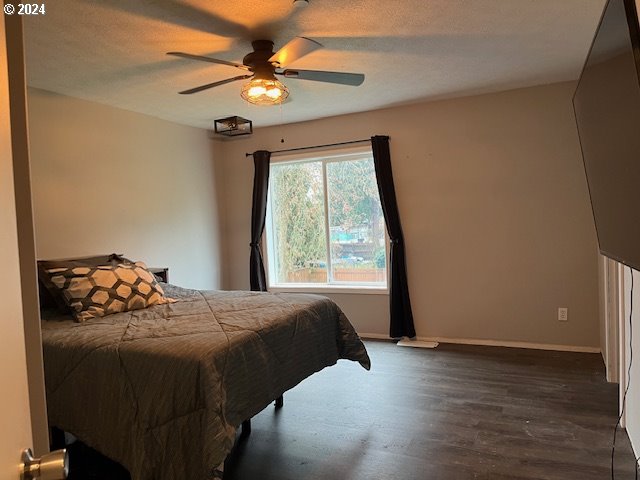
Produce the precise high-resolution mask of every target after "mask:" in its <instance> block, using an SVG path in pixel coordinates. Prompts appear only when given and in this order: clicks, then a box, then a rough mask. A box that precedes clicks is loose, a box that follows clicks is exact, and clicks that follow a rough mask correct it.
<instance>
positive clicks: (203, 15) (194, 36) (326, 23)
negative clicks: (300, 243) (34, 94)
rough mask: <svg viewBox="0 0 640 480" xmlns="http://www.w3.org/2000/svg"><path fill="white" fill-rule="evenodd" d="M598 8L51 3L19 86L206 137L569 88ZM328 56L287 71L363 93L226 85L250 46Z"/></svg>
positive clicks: (541, 2) (466, 1) (35, 28)
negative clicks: (257, 102) (333, 76)
mask: <svg viewBox="0 0 640 480" xmlns="http://www.w3.org/2000/svg"><path fill="white" fill-rule="evenodd" d="M604 3H605V0H406V1H393V0H366V1H365V0H351V1H345V0H310V3H309V5H308V6H306V7H303V8H296V7H294V6H293V5H292V2H291V0H252V1H247V0H229V1H211V0H182V1H179V0H51V1H49V2H46V7H47V11H46V15H44V16H32V17H25V18H24V21H25V32H26V33H25V37H26V38H25V39H26V54H27V77H28V82H29V85H31V86H33V87H38V88H43V89H46V90H51V91H54V92H58V93H61V94H65V95H70V96H73V97H78V98H82V99H86V100H91V101H95V102H99V103H104V104H108V105H113V106H116V107H120V108H124V109H127V110H133V111H136V112H141V113H145V114H148V115H153V116H156V117H160V118H164V119H167V120H171V121H175V122H178V123H183V124H187V125H194V126H198V127H204V128H211V125H212V121H213V120H214V119H215V118H220V117H223V116H227V115H241V116H245V117H247V118H250V119H252V120H253V121H254V124H255V125H256V126H265V125H273V124H278V123H281V122H284V123H290V122H297V121H303V120H309V119H314V118H320V117H326V116H331V115H338V114H344V113H351V112H358V111H365V110H372V109H376V108H381V107H385V106H390V105H397V104H403V103H408V102H413V101H420V100H427V99H436V98H445V97H453V96H461V95H470V94H476V93H485V92H491V91H498V90H505V89H510V88H518V87H525V86H531V85H537V84H543V83H552V82H556V81H563V80H570V79H575V78H577V77H578V75H579V73H580V69H581V67H582V63H583V61H584V58H585V56H586V54H587V51H588V49H589V45H590V42H591V39H592V37H593V34H594V31H595V28H596V26H597V23H598V20H599V17H600V12H601V11H602V8H603V6H604ZM295 36H306V37H309V38H312V39H314V40H317V41H319V42H320V43H322V44H323V45H324V49H321V50H317V51H315V52H313V53H311V54H309V55H308V56H306V57H304V58H302V59H300V60H298V61H296V62H294V63H293V64H291V65H289V67H291V68H299V69H311V70H332V71H347V72H356V73H364V74H365V75H366V80H365V82H364V84H363V85H362V86H360V87H350V86H342V85H330V84H324V83H318V82H311V81H303V80H295V79H285V80H284V82H285V83H286V84H287V86H288V87H289V89H290V92H291V94H290V97H289V100H287V102H285V103H284V104H283V105H282V107H277V106H276V107H258V106H253V105H248V104H247V103H246V102H244V101H243V100H242V99H241V98H240V88H241V86H242V82H234V83H230V84H227V85H224V86H221V87H217V88H214V89H211V90H207V91H204V92H201V93H197V94H193V95H190V96H184V95H178V94H177V92H178V91H180V90H185V89H187V88H191V87H195V86H198V85H201V84H205V83H211V82H214V81H217V80H222V79H225V78H229V77H233V76H236V75H239V74H242V73H243V71H241V70H238V69H235V68H233V67H229V66H225V65H214V64H209V63H204V62H197V61H191V60H185V59H182V58H175V57H169V56H167V55H165V53H166V52H169V51H176V50H177V51H183V52H188V53H193V54H197V55H205V56H215V57H217V58H221V59H225V60H230V61H234V62H240V63H241V61H242V57H243V56H244V55H245V54H247V53H248V52H250V51H251V40H255V39H263V38H264V39H270V40H273V41H274V43H275V48H276V49H277V48H279V47H281V46H282V45H284V44H285V43H286V42H287V41H289V40H291V39H292V38H293V37H295Z"/></svg>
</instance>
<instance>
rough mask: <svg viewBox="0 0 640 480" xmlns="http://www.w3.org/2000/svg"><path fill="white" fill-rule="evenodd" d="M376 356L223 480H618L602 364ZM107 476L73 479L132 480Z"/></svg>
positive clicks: (613, 396) (236, 463) (559, 357)
mask: <svg viewBox="0 0 640 480" xmlns="http://www.w3.org/2000/svg"><path fill="white" fill-rule="evenodd" d="M367 348H368V349H369V353H370V355H371V360H372V364H373V367H372V370H371V371H370V372H366V371H365V370H363V369H362V368H361V367H360V366H359V365H357V364H354V363H352V362H347V361H340V362H339V363H338V365H337V366H334V367H331V368H327V369H325V370H323V371H322V372H320V373H318V374H316V375H313V376H312V377H310V378H308V379H307V380H305V381H304V382H302V383H301V384H300V385H298V386H297V387H296V388H294V389H293V390H292V391H290V392H287V394H286V395H285V402H284V408H283V409H281V410H276V409H274V408H273V407H270V408H267V409H266V410H264V411H263V412H262V413H260V414H259V415H257V416H256V417H254V419H253V421H252V432H251V435H250V436H249V437H248V438H246V439H243V440H239V441H238V443H237V445H236V448H235V450H234V452H233V453H232V455H231V456H230V457H229V459H228V461H227V465H226V468H225V480H305V479H309V480H311V479H313V480H316V479H323V480H349V479H351V480H356V479H357V480H365V479H366V480H377V479H380V480H387V479H398V480H418V479H420V480H422V479H434V480H448V479H452V480H454V479H455V480H465V479H486V480H507V479H509V480H524V479H549V480H556V479H557V480H572V479H575V480H591V479H593V480H602V479H605V480H606V479H610V478H611V474H610V461H611V457H610V455H611V441H612V436H613V426H614V424H615V422H616V419H617V416H616V405H617V385H614V384H608V383H606V381H605V379H604V366H603V364H602V359H601V357H600V356H599V355H596V354H581V353H560V352H546V351H535V350H522V349H508V348H497V347H476V346H459V345H440V346H439V347H438V348H437V349H435V350H422V349H412V348H401V347H397V346H396V345H395V344H393V343H388V342H372V341H369V342H367ZM76 448H77V447H76ZM85 454H86V452H85ZM81 456H84V454H83V455H81ZM84 458H86V456H84ZM72 462H73V450H72ZM78 465H80V464H78ZM105 465H106V464H103V465H102V466H100V467H99V468H101V469H102V470H103V473H101V472H96V471H95V469H94V470H93V471H91V469H90V468H89V467H88V465H85V470H84V471H83V474H82V475H77V476H75V477H70V479H71V480H73V479H74V478H75V479H100V480H102V479H109V480H120V479H123V480H124V479H125V478H128V476H127V475H123V474H122V472H119V471H117V470H110V473H108V474H107V476H105V473H104V472H105V471H106V470H105V469H107V468H112V469H113V468H115V467H114V466H113V465H111V466H105ZM633 465H634V458H633V455H632V453H631V448H630V446H629V441H628V438H627V436H626V433H625V432H624V431H623V430H621V431H619V434H618V446H617V448H616V466H617V468H616V472H617V473H616V479H617V480H629V479H632V478H635V477H634V473H633ZM72 466H73V463H72Z"/></svg>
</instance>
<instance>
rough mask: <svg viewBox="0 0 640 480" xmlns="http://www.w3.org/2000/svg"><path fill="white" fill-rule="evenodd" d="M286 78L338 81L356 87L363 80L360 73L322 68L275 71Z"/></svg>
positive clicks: (362, 75)
mask: <svg viewBox="0 0 640 480" xmlns="http://www.w3.org/2000/svg"><path fill="white" fill-rule="evenodd" d="M276 73H278V74H279V75H284V77H286V78H297V79H298V80H313V81H315V82H327V83H339V84H340V85H352V86H354V87H357V86H358V85H362V82H364V74H362V73H343V72H324V71H322V70H291V69H288V70H284V71H282V72H276Z"/></svg>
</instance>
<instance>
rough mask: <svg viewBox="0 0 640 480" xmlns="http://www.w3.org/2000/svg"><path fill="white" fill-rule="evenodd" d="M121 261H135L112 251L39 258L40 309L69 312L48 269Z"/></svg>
mask: <svg viewBox="0 0 640 480" xmlns="http://www.w3.org/2000/svg"><path fill="white" fill-rule="evenodd" d="M119 263H134V262H132V261H131V260H129V259H128V258H125V257H123V256H122V255H121V254H117V253H111V254H105V255H95V256H91V257H78V258H64V259H59V260H38V290H39V299H40V310H48V309H54V308H57V309H58V310H60V311H61V312H63V313H69V307H68V306H67V303H66V302H65V300H64V298H62V292H61V290H60V289H59V288H58V287H56V286H55V285H54V284H52V283H51V282H50V281H49V275H47V273H46V271H47V269H52V268H73V267H87V266H88V267H96V266H98V265H117V264H119Z"/></svg>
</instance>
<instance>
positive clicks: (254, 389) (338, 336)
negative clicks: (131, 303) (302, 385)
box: [42, 284, 370, 480]
mask: <svg viewBox="0 0 640 480" xmlns="http://www.w3.org/2000/svg"><path fill="white" fill-rule="evenodd" d="M161 285H162V286H163V288H164V290H165V293H166V295H167V296H170V297H171V298H173V299H175V300H177V301H176V302H175V303H166V304H162V305H155V306H151V307H148V308H144V309H140V310H133V311H129V312H122V313H115V314H111V315H107V316H104V317H100V318H93V319H90V320H87V321H85V322H82V323H77V322H75V321H74V320H73V319H72V318H71V317H70V316H68V315H67V316H65V315H61V314H59V313H56V314H53V313H51V312H50V311H49V312H47V313H45V314H43V315H44V317H45V320H43V322H42V340H43V352H44V365H45V379H46V391H47V405H48V415H49V422H50V425H51V426H55V427H57V428H60V429H62V430H64V431H67V432H70V433H72V434H73V435H75V436H76V437H78V438H79V439H80V440H82V441H83V442H84V443H86V444H88V445H89V446H91V447H93V448H95V449H96V450H98V451H100V452H101V453H103V454H104V455H106V456H108V457H110V458H112V459H113V460H116V461H118V462H119V463H121V464H122V465H123V466H124V467H126V468H127V469H128V470H129V472H130V473H131V477H132V479H133V480H210V479H211V478H213V477H214V470H215V468H216V467H217V466H218V465H219V464H221V463H222V462H223V461H224V459H225V457H226V455H227V454H228V452H229V451H230V450H231V448H232V446H233V444H234V440H235V435H236V429H237V427H238V426H240V425H241V424H242V422H243V421H245V420H247V419H250V418H251V417H252V416H254V415H255V414H257V413H258V412H260V411H261V410H262V409H264V408H265V407H266V406H268V405H269V404H270V403H271V402H273V401H274V399H277V398H278V397H279V396H281V395H282V394H283V393H284V392H285V391H287V390H288V389H290V388H292V387H294V386H295V385H297V384H298V383H299V382H301V381H302V380H303V379H305V378H306V377H308V376H309V375H311V374H313V373H315V372H317V371H319V370H321V369H323V368H324V367H326V366H329V365H333V364H335V363H336V362H337V360H338V359H340V358H343V359H349V360H353V361H356V362H359V363H360V364H361V365H362V366H363V367H364V368H366V369H369V368H370V360H369V357H368V355H367V352H366V349H365V347H364V345H363V344H362V342H361V341H360V339H359V338H358V336H357V334H356V333H355V331H354V329H353V327H352V326H351V324H350V323H349V321H348V320H347V318H346V317H345V315H344V314H343V313H342V312H341V311H340V309H339V308H338V307H337V306H336V304H335V303H333V302H332V301H331V300H329V299H327V298H326V297H322V296H317V295H307V294H284V293H282V294H272V293H263V292H225V291H198V290H189V289H184V288H180V287H177V286H174V285H170V284H161Z"/></svg>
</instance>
